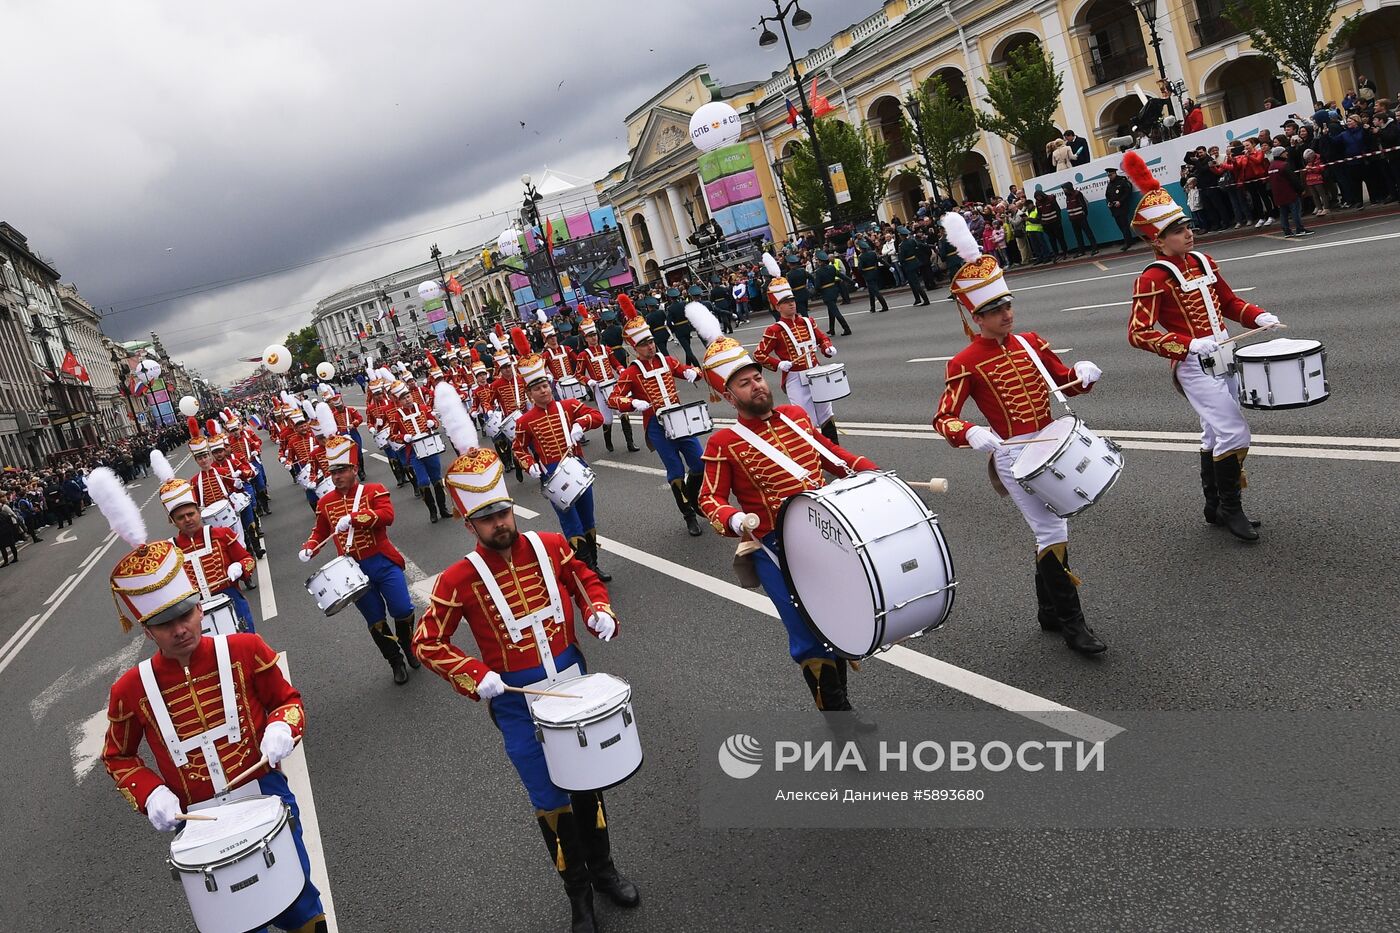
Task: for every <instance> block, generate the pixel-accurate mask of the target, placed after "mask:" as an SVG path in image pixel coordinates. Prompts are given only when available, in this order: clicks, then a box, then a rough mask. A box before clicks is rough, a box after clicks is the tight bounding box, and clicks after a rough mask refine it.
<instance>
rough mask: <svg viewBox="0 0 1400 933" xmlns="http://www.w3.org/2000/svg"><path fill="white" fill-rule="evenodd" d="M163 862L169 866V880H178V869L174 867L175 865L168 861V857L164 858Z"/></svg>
mask: <svg viewBox="0 0 1400 933" xmlns="http://www.w3.org/2000/svg"><path fill="white" fill-rule="evenodd" d="M165 864H166V866H167V867H169V869H170V880H171V881H179V880H180V869H178V868H176V867H175V863H174V862H172V861H170V859H166V860H165Z"/></svg>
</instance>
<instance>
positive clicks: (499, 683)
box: [476, 671, 506, 700]
mask: <svg viewBox="0 0 1400 933" xmlns="http://www.w3.org/2000/svg"><path fill="white" fill-rule="evenodd" d="M505 692H506V682H505V681H504V680H501V675H500V674H497V673H496V672H495V671H488V672H487V673H486V676H485V677H483V678H481V683H479V684H477V685H476V693H477V696H479V697H481V698H482V699H483V700H494V699H495V698H496V697H498V696H500V695H501V694H503V693H505Z"/></svg>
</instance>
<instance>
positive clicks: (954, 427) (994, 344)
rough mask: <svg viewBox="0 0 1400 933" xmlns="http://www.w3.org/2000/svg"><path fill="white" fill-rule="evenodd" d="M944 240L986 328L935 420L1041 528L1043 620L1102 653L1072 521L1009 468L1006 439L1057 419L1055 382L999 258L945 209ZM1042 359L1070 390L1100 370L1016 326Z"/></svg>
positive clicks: (1077, 645)
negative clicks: (1085, 603)
mask: <svg viewBox="0 0 1400 933" xmlns="http://www.w3.org/2000/svg"><path fill="white" fill-rule="evenodd" d="M942 223H943V227H944V229H945V230H947V232H948V241H949V243H951V244H952V245H953V246H954V247H955V248H956V249H957V250H958V255H959V257H960V258H962V259H963V266H962V268H960V269H959V270H958V272H957V274H956V275H955V276H954V277H953V283H952V290H953V294H954V295H955V296H956V297H957V300H958V304H959V312H958V313H959V315H961V314H962V313H963V310H966V311H967V312H969V313H970V314H971V315H972V320H973V322H974V323H975V324H976V325H977V327H978V329H979V331H980V333H978V334H977V335H976V336H972V334H971V330H970V329H969V328H968V327H967V324H966V322H964V323H963V327H964V329H965V330H967V332H968V335H969V337H970V339H971V340H972V342H971V344H969V345H968V346H967V347H965V348H964V349H963V350H961V351H960V352H959V353H958V354H957V355H956V356H954V357H953V358H952V359H951V360H949V361H948V375H947V378H946V381H945V382H944V386H943V395H942V397H941V398H940V399H939V400H938V412H937V414H936V415H935V416H934V419H933V427H934V429H935V430H936V431H938V433H939V434H941V435H943V437H944V438H946V439H947V441H948V443H950V444H952V445H953V446H954V447H971V448H972V449H973V450H980V451H984V452H986V453H988V454H990V455H991V462H990V465H989V472H993V473H994V475H995V479H994V480H993V485H994V486H995V487H996V489H997V492H999V493H1002V494H1004V495H1009V496H1010V497H1011V501H1012V502H1014V503H1016V507H1017V508H1018V509H1020V510H1021V515H1022V517H1024V518H1025V520H1026V524H1027V525H1029V526H1030V529H1031V533H1032V534H1034V535H1035V547H1036V558H1035V593H1036V604H1037V606H1038V616H1039V620H1040V627H1041V629H1042V630H1044V631H1047V632H1059V633H1060V634H1061V636H1063V638H1064V640H1065V644H1066V645H1068V646H1069V647H1070V648H1071V649H1073V650H1074V651H1077V652H1079V653H1080V654H1085V655H1093V654H1100V653H1102V652H1103V651H1104V650H1106V649H1107V647H1108V646H1107V645H1105V644H1104V643H1103V641H1102V640H1101V639H1099V637H1098V636H1097V635H1095V634H1094V630H1093V629H1091V628H1090V627H1089V625H1088V623H1087V622H1085V621H1084V611H1083V608H1082V607H1081V606H1080V602H1079V590H1078V587H1079V578H1078V577H1076V576H1075V575H1074V574H1073V573H1071V572H1070V569H1069V523H1068V522H1067V521H1066V520H1065V519H1063V518H1060V517H1058V516H1057V515H1056V514H1055V513H1054V512H1052V511H1050V510H1049V509H1048V508H1046V506H1045V503H1044V502H1042V501H1041V500H1040V499H1039V498H1037V497H1036V496H1035V495H1034V494H1032V493H1030V492H1028V491H1027V490H1026V489H1024V488H1023V487H1022V486H1021V484H1020V483H1018V482H1016V479H1015V476H1014V473H1013V468H1014V467H1015V464H1016V457H1017V456H1018V455H1019V454H1020V452H1021V451H1022V450H1023V449H1024V448H1023V447H1022V446H1018V445H1012V446H1007V445H1006V444H1005V443H1004V442H1005V441H1011V440H1016V441H1019V440H1024V439H1025V438H1028V437H1032V436H1034V435H1035V434H1036V433H1037V432H1039V431H1040V430H1041V429H1042V428H1045V427H1047V426H1049V425H1050V424H1051V422H1053V421H1054V420H1055V417H1054V415H1052V414H1051V412H1050V387H1049V386H1048V385H1047V384H1046V382H1045V379H1044V378H1043V377H1042V376H1041V375H1040V370H1039V369H1038V368H1037V366H1036V364H1035V363H1034V362H1033V361H1032V359H1031V357H1030V354H1029V353H1027V352H1026V348H1025V347H1024V346H1022V345H1021V342H1020V340H1018V339H1016V338H1017V336H1018V335H1016V334H1014V333H1013V325H1014V324H1015V320H1016V316H1015V312H1014V311H1013V310H1012V296H1011V292H1010V290H1008V289H1007V287H1006V279H1005V278H1004V276H1003V275H1002V270H1001V267H1000V266H999V265H997V261H996V259H995V258H993V257H991V256H984V255H981V250H980V249H978V247H977V245H976V241H975V240H974V239H973V238H972V234H971V232H970V231H969V230H968V228H967V221H965V220H963V218H962V216H961V215H959V214H957V213H948V214H945V215H943V219H942ZM1019 337H1021V338H1023V339H1024V340H1025V341H1026V343H1028V344H1029V345H1030V346H1031V348H1032V349H1033V350H1034V351H1035V354H1036V356H1037V357H1038V358H1039V360H1040V362H1041V363H1042V364H1043V365H1044V367H1045V369H1046V370H1047V371H1048V372H1049V373H1050V376H1051V377H1052V378H1053V379H1054V380H1055V385H1056V386H1064V385H1065V384H1066V383H1073V384H1072V385H1070V386H1068V387H1067V388H1063V389H1062V391H1063V393H1064V394H1065V395H1079V394H1081V393H1084V392H1088V391H1089V390H1090V389H1091V388H1092V387H1093V385H1094V383H1095V382H1097V381H1098V379H1099V377H1100V376H1101V375H1103V373H1102V371H1101V370H1100V369H1099V368H1098V367H1097V366H1095V365H1094V364H1093V363H1091V362H1089V361H1088V360H1082V361H1080V362H1078V363H1075V364H1074V367H1073V369H1071V368H1070V367H1067V366H1065V364H1064V363H1063V362H1061V361H1060V358H1059V357H1058V356H1056V355H1055V352H1054V351H1053V350H1051V349H1050V343H1049V341H1047V340H1046V339H1045V338H1044V337H1041V336H1040V335H1038V334H1035V333H1032V332H1030V331H1027V332H1025V333H1023V334H1020V335H1019ZM968 399H971V400H972V401H974V402H976V403H977V408H978V410H979V411H981V412H982V415H983V417H985V418H986V419H987V422H988V424H989V425H990V426H989V427H984V426H982V425H980V424H973V423H971V422H969V421H967V420H965V419H964V418H963V417H962V409H963V406H964V405H965V404H966V403H967V401H968Z"/></svg>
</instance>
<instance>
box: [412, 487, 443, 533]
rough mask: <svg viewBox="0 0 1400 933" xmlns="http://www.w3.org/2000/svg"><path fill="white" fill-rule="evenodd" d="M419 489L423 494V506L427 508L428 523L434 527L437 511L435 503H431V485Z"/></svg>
mask: <svg viewBox="0 0 1400 933" xmlns="http://www.w3.org/2000/svg"><path fill="white" fill-rule="evenodd" d="M415 488H417V487H415ZM421 488H422V494H423V504H424V505H426V506H427V507H428V521H429V522H431V523H432V524H434V525H436V524H437V520H438V509H437V503H436V502H434V501H433V487H432V486H431V485H428V486H423V487H421Z"/></svg>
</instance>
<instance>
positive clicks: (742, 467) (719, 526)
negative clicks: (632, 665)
mask: <svg viewBox="0 0 1400 933" xmlns="http://www.w3.org/2000/svg"><path fill="white" fill-rule="evenodd" d="M700 311H705V309H703V308H702V309H700ZM686 313H687V316H688V317H690V318H691V322H692V323H693V324H694V325H695V329H696V331H698V332H699V333H700V335H701V338H702V339H704V340H706V341H707V342H708V345H707V347H706V350H705V359H704V363H703V365H704V368H705V375H706V377H707V378H708V379H709V381H710V384H711V385H712V386H713V387H714V388H715V390H716V391H718V392H721V393H722V394H723V395H724V398H725V401H727V402H729V404H731V405H733V406H734V410H735V412H736V413H737V414H738V421H737V422H736V423H735V425H734V426H733V427H731V428H722V429H720V430H718V431H716V432H715V433H714V434H712V435H710V440H709V443H708V444H706V445H705V483H704V486H703V487H702V488H701V492H700V508H701V510H702V511H703V512H704V513H705V517H706V518H707V519H709V521H710V524H711V525H712V526H713V527H714V529H715V531H717V532H718V533H720V534H722V535H725V536H727V537H734V538H737V537H740V536H742V535H751V536H752V537H753V539H754V540H756V541H758V542H759V543H760V544H761V545H762V547H761V548H760V549H759V550H758V551H756V552H754V555H753V562H754V569H755V570H756V571H757V573H758V579H759V583H760V584H761V585H762V586H763V591H764V592H765V593H767V594H768V598H769V599H771V600H772V601H773V607H774V608H775V609H777V610H778V618H780V619H781V620H782V623H783V628H785V629H787V636H788V654H789V655H791V656H792V659H793V660H794V661H796V662H797V663H798V664H799V665H801V668H802V677H803V680H805V681H806V683H807V689H808V690H810V691H811V693H812V700H813V701H814V702H815V703H816V705H817V709H819V710H823V711H825V712H841V711H849V710H851V709H852V706H851V701H850V698H849V697H848V696H847V693H846V675H847V662H846V660H845V659H844V658H838V657H836V655H835V654H834V653H833V652H832V651H831V649H830V648H828V647H826V645H824V644H822V642H821V641H819V640H818V639H817V637H816V635H814V634H813V633H812V631H811V629H809V628H808V627H807V624H806V622H805V621H804V620H803V619H802V616H801V615H800V614H799V613H798V611H797V607H796V606H795V605H793V601H792V595H791V593H790V591H789V590H788V586H787V582H786V581H785V580H784V578H783V571H782V568H781V567H780V566H779V563H778V553H779V551H780V550H781V547H782V542H781V541H779V540H778V532H777V521H778V510H779V509H780V508H781V507H782V504H783V503H784V502H785V501H787V500H788V499H790V498H791V497H792V496H794V495H796V494H798V493H800V492H802V491H804V490H807V489H818V488H820V487H821V486H822V485H823V483H824V480H823V477H822V472H823V470H825V471H826V472H829V473H831V474H832V475H843V476H844V475H847V473H855V472H859V471H861V470H874V469H878V467H876V466H875V464H874V463H873V462H871V461H870V460H869V459H868V458H866V457H862V456H859V455H857V454H853V453H851V452H850V451H848V450H846V449H845V448H843V447H841V446H840V445H838V444H836V443H835V442H834V441H832V440H831V439H830V438H829V437H827V436H826V435H825V434H824V433H821V432H818V431H817V430H816V429H815V428H814V427H813V425H812V421H811V419H810V418H808V416H807V413H806V412H805V411H803V410H802V409H801V408H799V407H797V406H796V405H780V406H777V407H775V406H774V405H773V392H772V390H771V389H769V388H768V381H767V379H765V378H764V375H763V367H762V366H760V365H759V364H758V362H757V361H756V360H755V359H754V358H753V357H751V356H749V353H748V351H747V350H745V349H744V347H743V345H742V344H740V343H739V342H738V341H736V340H735V339H734V338H732V337H725V336H723V335H722V333H721V330H720V325H719V322H718V321H717V320H715V319H714V316H713V315H709V317H708V320H707V319H706V317H705V315H702V314H700V313H699V312H697V311H696V310H695V307H694V306H693V305H692V306H691V308H689V309H687V312H686ZM705 314H706V315H708V312H705ZM832 460H835V461H837V462H839V463H841V464H842V466H841V468H839V469H838V468H837V467H836V465H835V464H834V463H832V462H831V461H832ZM799 477H800V478H799ZM731 497H733V498H734V499H735V500H737V501H738V503H739V507H738V508H736V507H734V506H733V505H731V504H730V501H729V500H730V498H731ZM750 517H751V518H750ZM746 520H749V521H752V520H756V522H757V523H756V525H754V526H753V527H752V528H751V529H750V528H746ZM833 585H840V581H833Z"/></svg>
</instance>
